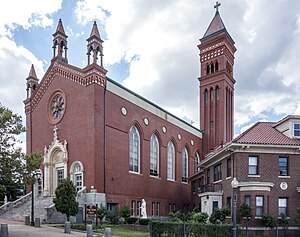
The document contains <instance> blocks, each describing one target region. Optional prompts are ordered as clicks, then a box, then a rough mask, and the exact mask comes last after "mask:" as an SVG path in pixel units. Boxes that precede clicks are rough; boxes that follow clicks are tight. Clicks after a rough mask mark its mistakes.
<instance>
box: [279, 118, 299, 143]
mask: <svg viewBox="0 0 300 237" xmlns="http://www.w3.org/2000/svg"><path fill="white" fill-rule="evenodd" d="M274 128H275V129H276V130H278V131H279V132H281V133H282V134H284V135H285V136H287V137H289V138H291V139H300V116H299V115H288V116H287V117H285V118H283V119H282V120H280V121H279V122H278V123H276V124H275V125H274Z"/></svg>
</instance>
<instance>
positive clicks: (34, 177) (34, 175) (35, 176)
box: [30, 171, 41, 226]
mask: <svg viewBox="0 0 300 237" xmlns="http://www.w3.org/2000/svg"><path fill="white" fill-rule="evenodd" d="M40 178H41V173H40V172H36V171H34V172H32V181H31V222H30V225H31V226H34V183H35V181H36V180H39V179H40Z"/></svg>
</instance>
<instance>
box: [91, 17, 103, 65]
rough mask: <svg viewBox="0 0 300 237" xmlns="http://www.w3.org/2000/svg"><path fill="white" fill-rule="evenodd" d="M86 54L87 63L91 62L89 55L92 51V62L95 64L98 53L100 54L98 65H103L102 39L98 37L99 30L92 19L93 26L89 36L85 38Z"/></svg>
mask: <svg viewBox="0 0 300 237" xmlns="http://www.w3.org/2000/svg"><path fill="white" fill-rule="evenodd" d="M87 42H88V44H87V55H88V65H90V64H91V61H90V56H91V52H93V62H92V63H96V64H97V60H98V54H99V55H100V66H101V67H103V46H102V43H103V40H102V39H101V37H100V34H99V30H98V27H97V23H96V21H94V24H93V28H92V31H91V35H90V37H89V38H88V39H87Z"/></svg>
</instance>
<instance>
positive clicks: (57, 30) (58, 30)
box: [53, 19, 66, 36]
mask: <svg viewBox="0 0 300 237" xmlns="http://www.w3.org/2000/svg"><path fill="white" fill-rule="evenodd" d="M59 33H60V34H62V35H63V36H66V33H65V30H64V26H63V24H62V21H61V19H59V21H58V25H57V28H56V31H55V33H54V34H53V36H55V35H57V34H59Z"/></svg>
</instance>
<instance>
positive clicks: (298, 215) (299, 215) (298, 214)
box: [295, 208, 300, 225]
mask: <svg viewBox="0 0 300 237" xmlns="http://www.w3.org/2000/svg"><path fill="white" fill-rule="evenodd" d="M295 222H296V224H297V225H300V208H297V209H296V218H295Z"/></svg>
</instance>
